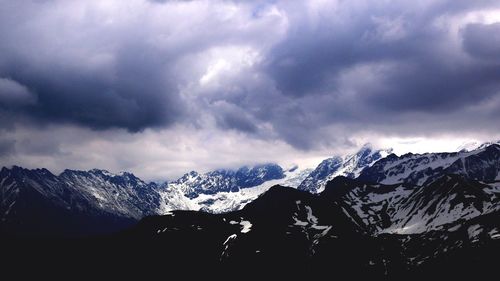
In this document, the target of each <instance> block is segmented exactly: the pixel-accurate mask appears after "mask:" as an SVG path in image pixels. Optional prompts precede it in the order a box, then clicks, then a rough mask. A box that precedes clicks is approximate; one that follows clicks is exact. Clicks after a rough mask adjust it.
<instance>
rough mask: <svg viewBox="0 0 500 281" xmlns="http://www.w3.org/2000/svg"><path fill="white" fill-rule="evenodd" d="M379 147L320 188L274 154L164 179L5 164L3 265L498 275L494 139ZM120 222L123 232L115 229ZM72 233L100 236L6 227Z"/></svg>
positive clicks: (233, 274)
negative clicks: (308, 187) (471, 145)
mask: <svg viewBox="0 0 500 281" xmlns="http://www.w3.org/2000/svg"><path fill="white" fill-rule="evenodd" d="M379 154H380V153H379ZM378 157H379V156H378V155H377V152H374V151H373V150H371V149H368V148H366V147H365V148H364V149H362V150H361V151H360V152H359V153H356V154H355V155H352V156H351V157H345V158H342V159H341V160H342V161H339V163H340V164H339V165H338V167H337V170H336V171H342V173H346V176H336V177H334V178H333V179H331V180H328V181H327V183H326V185H325V187H324V190H323V191H322V192H317V191H318V189H319V188H317V189H314V190H313V192H308V191H303V190H298V189H296V188H290V187H285V186H280V185H275V184H276V183H282V182H288V183H291V184H296V183H298V182H299V181H300V179H301V178H303V177H304V176H305V175H307V171H304V170H301V169H298V168H297V167H291V168H289V169H286V170H283V169H282V168H278V167H279V166H277V165H274V164H270V165H261V166H257V167H253V168H244V169H238V170H234V171H232V170H224V171H222V170H219V171H215V172H211V173H206V174H203V175H199V174H198V173H189V174H187V175H185V176H184V177H182V178H181V179H180V180H179V181H175V182H173V183H171V184H164V185H161V186H158V185H156V184H147V183H144V182H143V181H141V180H140V179H138V178H136V177H135V176H133V175H132V174H128V173H121V174H119V175H114V174H111V173H108V172H106V171H102V170H91V171H86V172H85V171H65V172H63V173H62V174H60V175H58V176H56V175H53V174H52V173H50V172H49V171H48V170H45V169H36V170H28V169H23V168H19V167H13V168H12V169H6V168H4V169H2V170H1V171H0V186H1V188H2V189H1V193H0V196H1V204H0V207H1V209H0V211H1V214H2V217H1V218H2V222H1V223H0V227H1V229H0V230H1V231H0V239H1V240H2V241H6V243H4V247H2V254H3V255H4V256H6V257H9V258H8V259H7V260H8V261H7V263H6V264H3V265H4V266H5V268H7V269H8V268H12V267H14V266H18V265H22V266H24V267H25V266H27V265H28V266H29V268H32V265H36V266H41V267H42V268H50V266H53V264H57V265H58V268H65V269H67V270H69V271H71V272H76V271H78V272H79V271H81V268H86V269H94V268H96V266H97V267H99V269H103V270H105V271H108V272H109V273H110V274H111V275H113V276H115V277H116V275H117V274H118V275H120V274H123V275H125V276H128V275H129V274H130V272H135V271H137V273H140V274H141V275H144V274H148V273H154V274H155V275H157V274H173V273H181V274H185V275H189V276H190V277H192V276H193V275H200V277H204V278H206V276H207V275H210V274H217V276H218V277H224V276H227V277H228V278H232V279H234V278H238V277H239V276H241V275H244V276H245V277H248V276H249V275H252V274H254V273H256V274H257V273H259V274H262V273H264V272H265V274H266V276H270V275H267V274H269V273H271V274H272V275H274V274H277V275H279V276H280V277H281V278H295V279H299V278H300V279H303V278H319V277H324V276H335V277H337V278H339V279H343V277H344V276H345V277H347V278H359V279H361V278H364V279H366V278H370V279H375V280H379V279H382V280H400V279H408V278H410V277H411V278H414V279H416V280H422V279H424V278H433V279H436V278H437V279H441V278H447V279H456V278H471V279H472V278H475V279H483V278H486V277H488V276H491V274H496V273H497V272H496V263H497V260H498V259H497V255H498V251H499V250H500V223H499V222H500V177H499V170H500V164H499V162H500V146H499V145H497V144H491V145H485V146H481V147H479V148H477V149H475V150H472V151H465V150H464V151H459V152H454V153H426V154H411V153H409V154H405V155H402V156H397V155H395V154H390V155H388V156H387V157H385V158H379V159H378V160H374V159H375V158H378ZM346 160H349V161H346ZM372 162H374V163H372ZM344 163H346V164H344ZM347 163H349V164H347ZM326 166H328V165H326ZM334 166H335V165H332V166H328V167H334ZM326 170H328V169H326ZM326 174H327V173H326ZM357 174H359V176H358V177H357V178H356V177H355V175H357ZM318 175H319V173H318ZM307 177H308V178H309V176H307ZM327 177H328V176H327ZM318 178H320V177H318ZM318 182H321V181H318ZM175 209H185V210H175ZM160 214H162V215H160ZM141 216H142V217H143V218H142V219H140V221H139V222H138V223H136V222H137V220H138V217H141ZM104 229H107V230H108V231H107V232H104V231H103V230H104ZM117 229H124V230H123V231H120V232H118V233H111V232H112V231H111V230H117ZM12 230H19V232H12ZM70 230H71V231H74V232H75V233H79V234H82V233H89V231H91V230H92V231H93V233H94V234H95V233H96V230H99V231H100V233H101V234H102V233H107V235H99V236H94V237H84V238H80V239H69V240H68V239H58V238H57V239H55V240H54V239H51V237H52V236H49V237H48V238H47V237H45V238H39V237H38V236H36V239H34V240H32V239H31V238H26V237H22V236H14V238H12V237H13V236H12V235H11V234H13V233H14V234H17V233H34V234H39V233H43V234H47V233H52V234H53V233H56V234H60V233H61V232H64V231H66V232H67V231H70ZM9 231H10V232H9ZM6 233H7V234H9V235H10V236H9V235H6ZM110 233H111V234H110ZM158 256H159V257H158ZM117 268H119V269H125V270H117Z"/></svg>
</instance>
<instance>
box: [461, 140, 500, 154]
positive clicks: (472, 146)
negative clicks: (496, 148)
mask: <svg viewBox="0 0 500 281" xmlns="http://www.w3.org/2000/svg"><path fill="white" fill-rule="evenodd" d="M492 144H500V140H498V141H488V142H478V141H471V142H466V143H463V144H461V145H460V146H459V147H457V149H456V151H458V152H469V151H473V150H476V149H482V148H486V147H487V146H490V145H492Z"/></svg>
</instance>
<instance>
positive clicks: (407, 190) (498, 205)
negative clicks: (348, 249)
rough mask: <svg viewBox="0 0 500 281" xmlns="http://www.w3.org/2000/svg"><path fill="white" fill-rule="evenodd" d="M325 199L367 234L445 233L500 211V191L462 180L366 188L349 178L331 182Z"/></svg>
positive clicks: (449, 178)
mask: <svg viewBox="0 0 500 281" xmlns="http://www.w3.org/2000/svg"><path fill="white" fill-rule="evenodd" d="M321 196H324V197H327V198H329V200H332V201H334V202H337V203H338V204H340V205H342V206H343V208H344V209H345V211H346V213H347V214H348V215H349V217H351V218H352V219H353V221H354V222H356V223H357V224H358V225H361V226H363V228H364V229H366V231H367V232H368V233H371V234H372V235H379V234H381V233H397V234H415V233H424V232H429V231H433V230H446V229H449V228H452V227H453V226H455V225H456V224H460V223H462V222H464V221H466V220H469V219H471V218H474V217H477V216H479V215H484V214H487V213H492V212H495V211H498V210H500V188H499V186H498V185H496V184H490V185H486V184H483V183H480V182H477V181H474V180H469V179H466V178H464V177H462V176H459V175H443V176H441V177H440V178H438V179H437V180H435V181H434V182H433V183H431V184H429V185H427V186H423V187H421V186H415V185H411V184H408V183H403V184H395V185H381V184H368V183H365V182H362V181H359V180H354V179H348V178H345V177H338V178H335V179H334V180H333V181H331V182H329V183H328V185H327V189H326V190H325V191H324V192H323V193H321Z"/></svg>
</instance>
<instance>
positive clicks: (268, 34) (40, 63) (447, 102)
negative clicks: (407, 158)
mask: <svg viewBox="0 0 500 281" xmlns="http://www.w3.org/2000/svg"><path fill="white" fill-rule="evenodd" d="M498 139H500V2H499V1H498V0H494V1H491V0H490V1H482V0H477V1H469V0H422V1H387V0H382V1H369V0H365V1H363V0H349V1H344V0H338V1H334V0H332V1H325V0H310V1H279V0H274V1H264V0H256V1H244V0H240V1H236V0H234V1H230V0H225V1H168V0H166V1H160V0H128V1H120V0H99V1H97V0H96V1H91V0H72V1H65V0H32V1H27V0H16V1H12V0H0V164H1V166H11V165H20V166H23V167H27V168H36V167H45V168H48V169H49V170H51V171H53V172H55V173H58V172H61V171H62V170H64V169H66V168H69V169H82V170H87V169H92V168H100V169H106V170H109V171H111V172H119V171H130V172H133V173H134V174H136V175H138V176H140V177H142V178H144V179H146V180H165V179H169V180H172V179H176V178H177V177H180V176H181V175H182V174H184V173H186V172H188V171H191V170H197V171H200V172H206V171H209V170H213V169H218V168H236V167H239V166H242V165H254V164H258V163H269V162H275V163H278V164H281V165H283V166H284V167H287V166H290V165H292V164H299V166H301V167H309V166H314V165H315V164H317V163H319V162H320V161H321V160H322V159H324V158H326V157H329V156H332V155H337V154H344V153H349V152H352V151H355V150H356V149H357V148H359V147H360V146H361V145H363V144H364V143H367V142H370V143H372V144H373V145H374V146H376V147H381V148H382V147H383V148H387V147H393V148H394V149H395V152H396V153H404V152H408V151H412V152H426V151H452V150H453V149H455V148H456V147H458V146H459V145H460V144H462V143H464V142H468V141H472V140H475V141H489V140H498Z"/></svg>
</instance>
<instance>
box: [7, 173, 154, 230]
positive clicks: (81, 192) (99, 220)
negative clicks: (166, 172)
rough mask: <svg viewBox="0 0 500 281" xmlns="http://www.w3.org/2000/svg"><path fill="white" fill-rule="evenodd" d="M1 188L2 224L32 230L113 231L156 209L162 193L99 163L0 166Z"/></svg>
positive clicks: (151, 213)
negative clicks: (87, 166) (52, 167)
mask: <svg viewBox="0 0 500 281" xmlns="http://www.w3.org/2000/svg"><path fill="white" fill-rule="evenodd" d="M0 188H1V193H0V200H1V201H0V216H1V217H0V218H1V222H0V224H1V225H2V228H3V229H8V230H9V231H14V232H20V233H30V234H46V233H53V232H59V233H77V234H93V233H95V232H96V233H99V232H101V231H103V230H105V231H109V230H113V231H115V230H116V229H119V228H123V227H124V226H126V225H130V224H132V223H134V222H136V221H137V220H139V219H141V218H143V217H144V216H148V215H153V214H158V212H159V207H160V199H161V197H160V195H159V194H158V192H157V188H158V187H157V186H156V185H155V184H152V183H150V184H147V183H145V182H143V181H142V180H140V179H139V178H137V177H135V176H134V175H133V174H130V173H122V174H120V175H114V174H111V173H109V172H107V171H104V170H97V169H94V170H90V171H73V170H65V171H64V172H63V173H61V174H60V175H59V176H56V175H54V174H52V173H51V172H50V171H48V170H46V169H34V170H29V169H24V168H21V167H16V166H14V167H13V168H11V169H7V168H2V170H1V171H0ZM56 229H57V231H55V230H56Z"/></svg>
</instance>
